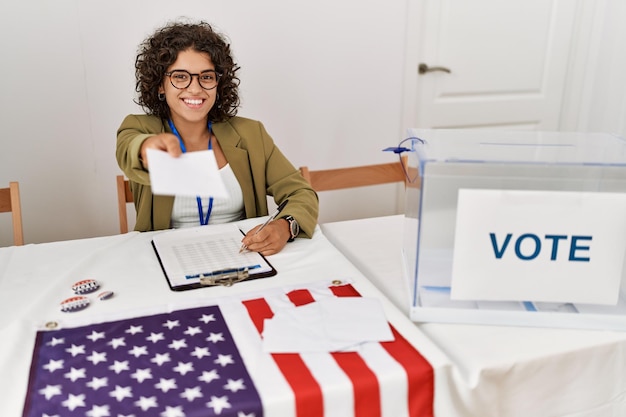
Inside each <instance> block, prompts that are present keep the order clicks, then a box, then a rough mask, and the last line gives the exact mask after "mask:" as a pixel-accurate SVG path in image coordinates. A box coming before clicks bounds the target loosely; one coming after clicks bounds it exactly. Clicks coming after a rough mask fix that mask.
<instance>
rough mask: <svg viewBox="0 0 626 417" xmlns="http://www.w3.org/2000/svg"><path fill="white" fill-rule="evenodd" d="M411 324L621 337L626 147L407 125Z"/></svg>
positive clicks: (585, 139) (597, 137)
mask: <svg viewBox="0 0 626 417" xmlns="http://www.w3.org/2000/svg"><path fill="white" fill-rule="evenodd" d="M408 133H409V137H410V139H409V140H407V141H405V142H404V144H405V145H406V148H407V149H406V153H405V155H408V156H407V158H406V167H405V168H406V171H407V176H408V177H409V178H408V179H409V181H408V183H407V187H406V204H405V222H406V224H405V228H404V233H405V234H404V236H403V246H402V256H403V270H404V274H405V276H406V278H407V280H408V283H409V288H410V290H411V301H410V302H411V309H410V311H411V319H412V320H414V321H417V322H428V321H433V322H454V323H483V324H505V325H527V326H550V327H572V328H594V329H619V330H626V140H624V138H621V137H619V136H616V135H612V134H605V133H578V132H535V131H495V130H468V129H430V130H429V129H409V131H408Z"/></svg>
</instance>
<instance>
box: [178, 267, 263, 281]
mask: <svg viewBox="0 0 626 417" xmlns="http://www.w3.org/2000/svg"><path fill="white" fill-rule="evenodd" d="M260 267H261V265H259V264H256V265H250V266H242V267H240V268H228V269H220V270H219V271H213V272H203V273H201V274H194V275H185V279H193V278H201V277H214V276H217V275H224V274H232V273H235V272H242V271H245V270H251V269H257V268H260Z"/></svg>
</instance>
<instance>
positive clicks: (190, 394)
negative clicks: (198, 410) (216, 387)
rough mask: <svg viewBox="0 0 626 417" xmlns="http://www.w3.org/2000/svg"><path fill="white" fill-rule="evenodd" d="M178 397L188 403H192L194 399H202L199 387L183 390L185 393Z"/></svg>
mask: <svg viewBox="0 0 626 417" xmlns="http://www.w3.org/2000/svg"><path fill="white" fill-rule="evenodd" d="M180 396H181V397H182V398H184V399H186V400H187V401H189V402H192V401H193V400H195V399H196V398H202V397H203V395H202V391H201V390H200V387H193V388H185V391H184V392H182V393H181V394H180Z"/></svg>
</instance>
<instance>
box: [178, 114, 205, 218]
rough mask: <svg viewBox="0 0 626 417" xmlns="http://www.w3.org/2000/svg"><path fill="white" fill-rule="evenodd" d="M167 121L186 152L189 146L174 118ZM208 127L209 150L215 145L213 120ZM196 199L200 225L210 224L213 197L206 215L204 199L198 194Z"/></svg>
mask: <svg viewBox="0 0 626 417" xmlns="http://www.w3.org/2000/svg"><path fill="white" fill-rule="evenodd" d="M167 123H168V124H169V125H170V129H171V130H172V133H173V134H175V135H176V137H177V138H178V143H180V149H181V150H182V151H183V153H186V152H187V148H186V147H185V144H184V143H183V138H182V137H181V136H180V133H178V130H177V129H176V126H174V122H172V119H168V120H167ZM208 128H209V150H212V149H213V146H212V144H211V121H210V120H209V123H208ZM196 201H197V202H198V218H199V219H200V225H201V226H206V225H207V224H209V218H210V217H211V211H213V197H209V209H208V210H207V213H206V217H205V216H204V209H203V207H202V199H201V198H200V196H196Z"/></svg>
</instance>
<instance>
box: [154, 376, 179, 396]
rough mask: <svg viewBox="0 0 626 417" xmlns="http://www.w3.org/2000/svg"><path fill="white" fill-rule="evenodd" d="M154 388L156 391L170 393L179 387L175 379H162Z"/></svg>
mask: <svg viewBox="0 0 626 417" xmlns="http://www.w3.org/2000/svg"><path fill="white" fill-rule="evenodd" d="M154 387H155V388H156V389H160V390H161V391H162V392H164V393H165V392H168V391H169V390H172V389H176V388H178V386H177V385H176V380H175V379H173V378H172V379H165V378H161V380H160V381H159V383H158V384H155V385H154Z"/></svg>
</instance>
